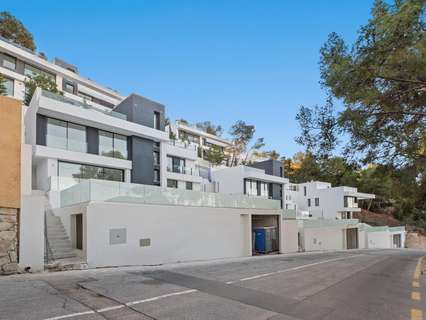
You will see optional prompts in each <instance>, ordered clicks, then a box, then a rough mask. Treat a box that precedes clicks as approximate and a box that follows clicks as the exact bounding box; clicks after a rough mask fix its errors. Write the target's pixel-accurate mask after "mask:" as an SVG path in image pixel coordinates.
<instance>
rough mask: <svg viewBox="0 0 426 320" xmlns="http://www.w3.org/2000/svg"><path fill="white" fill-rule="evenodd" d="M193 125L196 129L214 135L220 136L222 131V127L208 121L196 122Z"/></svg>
mask: <svg viewBox="0 0 426 320" xmlns="http://www.w3.org/2000/svg"><path fill="white" fill-rule="evenodd" d="M195 126H196V127H197V128H198V129H200V130H202V131H204V132H206V133H209V134H212V135H215V136H221V135H222V133H223V128H222V127H221V126H220V125H215V124H213V123H211V122H210V121H204V122H198V123H197V124H195Z"/></svg>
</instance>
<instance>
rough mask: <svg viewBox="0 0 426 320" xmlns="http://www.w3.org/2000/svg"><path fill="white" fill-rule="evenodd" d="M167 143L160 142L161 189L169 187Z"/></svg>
mask: <svg viewBox="0 0 426 320" xmlns="http://www.w3.org/2000/svg"><path fill="white" fill-rule="evenodd" d="M166 143H167V142H163V141H162V142H160V182H161V187H163V188H165V187H167V148H166Z"/></svg>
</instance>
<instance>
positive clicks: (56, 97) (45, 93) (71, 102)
mask: <svg viewBox="0 0 426 320" xmlns="http://www.w3.org/2000/svg"><path fill="white" fill-rule="evenodd" d="M41 95H42V96H43V97H46V98H49V99H53V100H56V101H59V102H62V103H66V104H69V105H72V106H75V107H78V108H83V109H89V110H94V111H96V112H100V113H103V114H106V115H108V116H112V117H115V118H118V119H121V120H127V116H126V115H125V114H123V113H119V112H116V111H113V110H110V111H105V110H101V109H99V108H96V107H93V106H91V105H89V104H88V103H85V102H80V101H76V100H74V99H71V98H68V97H64V96H61V95H60V94H56V93H53V92H50V91H46V90H41Z"/></svg>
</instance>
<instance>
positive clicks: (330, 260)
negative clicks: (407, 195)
mask: <svg viewBox="0 0 426 320" xmlns="http://www.w3.org/2000/svg"><path fill="white" fill-rule="evenodd" d="M359 256H362V254H359V255H351V256H347V257H341V258H335V259H328V260H322V261H318V262H314V263H309V264H304V265H301V266H297V267H293V268H288V269H283V270H278V271H274V272H269V273H262V274H258V275H255V276H251V277H247V278H241V279H239V280H235V281H228V282H226V284H232V283H236V282H243V281H248V280H254V279H260V278H264V277H269V276H272V275H276V274H280V273H284V272H289V271H296V270H300V269H304V268H309V267H313V266H316V265H319V264H324V263H328V262H333V261H339V260H345V259H351V258H354V257H359ZM197 291H198V290H196V289H190V290H184V291H178V292H172V293H167V294H163V295H160V296H156V297H152V298H147V299H143V300H136V301H130V302H127V303H125V304H120V305H116V306H112V307H106V308H102V309H98V310H96V311H95V310H90V311H84V312H78V313H71V314H67V315H63V316H57V317H53V318H46V319H43V320H61V319H68V318H73V317H78V316H83V315H88V314H94V313H103V312H108V311H112V310H118V309H122V308H124V307H131V306H134V305H137V304H142V303H146V302H152V301H157V300H161V299H165V298H169V297H174V296H180V295H184V294H190V293H194V292H197Z"/></svg>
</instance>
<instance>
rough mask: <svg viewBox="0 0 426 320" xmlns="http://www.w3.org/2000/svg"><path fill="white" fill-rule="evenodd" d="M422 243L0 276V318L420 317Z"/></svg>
mask: <svg viewBox="0 0 426 320" xmlns="http://www.w3.org/2000/svg"><path fill="white" fill-rule="evenodd" d="M423 256H426V252H421V251H409V250H356V251H345V252H327V253H303V254H295V255H276V256H264V257H252V258H241V259H232V260H221V261H214V262H199V263H191V264H176V265H169V266H160V267H128V268H111V269H99V270H84V271H69V272H58V273H48V274H46V273H45V274H39V275H19V276H9V277H1V278H0V319H22V320H29V319H37V320H47V319H48V320H59V319H70V320H74V319H75V320H77V319H79V320H80V319H81V320H89V319H90V320H97V319H120V320H121V319H124V320H133V319H182V320H183V319H185V320H189V319H200V320H209V319H232V320H236V319H241V320H247V319H256V320H266V319H269V320H297V319H306V320H311V319H312V320H314V319H315V320H316V319H322V320H331V319H336V320H342V319H348V320H355V319H363V320H366V319H374V320H380V319H384V320H389V319H410V320H411V319H412V320H418V319H423V317H425V320H426V275H423V274H422V272H421V271H422V269H426V259H425V261H424V263H423V265H421V263H420V261H421V257H423Z"/></svg>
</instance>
